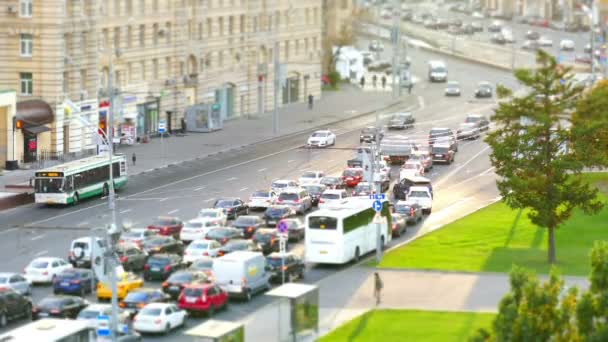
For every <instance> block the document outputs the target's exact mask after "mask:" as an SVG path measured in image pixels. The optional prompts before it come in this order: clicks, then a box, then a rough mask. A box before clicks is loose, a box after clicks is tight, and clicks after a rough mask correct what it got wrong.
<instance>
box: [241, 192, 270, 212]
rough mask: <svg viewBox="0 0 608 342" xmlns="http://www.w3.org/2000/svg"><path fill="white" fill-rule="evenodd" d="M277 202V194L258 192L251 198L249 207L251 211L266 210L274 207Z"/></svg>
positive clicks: (248, 203)
mask: <svg viewBox="0 0 608 342" xmlns="http://www.w3.org/2000/svg"><path fill="white" fill-rule="evenodd" d="M276 200H277V194H276V192H274V191H272V190H258V191H256V192H254V193H253V194H252V195H251V197H249V201H248V202H247V206H248V207H249V208H250V209H257V208H260V209H266V208H268V207H269V206H271V205H273V204H274V202H275V201H276Z"/></svg>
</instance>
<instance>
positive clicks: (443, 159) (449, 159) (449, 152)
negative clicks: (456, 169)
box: [431, 144, 456, 164]
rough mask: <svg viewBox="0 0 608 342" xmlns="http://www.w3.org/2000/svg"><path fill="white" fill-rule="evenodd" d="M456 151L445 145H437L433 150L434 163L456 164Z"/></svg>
mask: <svg viewBox="0 0 608 342" xmlns="http://www.w3.org/2000/svg"><path fill="white" fill-rule="evenodd" d="M455 154H456V153H455V152H454V150H453V149H452V148H451V147H450V146H449V145H445V144H441V145H440V144H435V145H434V146H433V148H432V149H431V156H432V157H433V163H446V164H452V163H453V162H454V155H455Z"/></svg>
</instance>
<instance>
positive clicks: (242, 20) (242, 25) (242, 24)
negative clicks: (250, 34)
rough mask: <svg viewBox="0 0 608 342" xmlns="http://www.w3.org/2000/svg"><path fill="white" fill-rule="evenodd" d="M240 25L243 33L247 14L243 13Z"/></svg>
mask: <svg viewBox="0 0 608 342" xmlns="http://www.w3.org/2000/svg"><path fill="white" fill-rule="evenodd" d="M239 26H240V29H241V33H245V15H241V24H240V25H239Z"/></svg>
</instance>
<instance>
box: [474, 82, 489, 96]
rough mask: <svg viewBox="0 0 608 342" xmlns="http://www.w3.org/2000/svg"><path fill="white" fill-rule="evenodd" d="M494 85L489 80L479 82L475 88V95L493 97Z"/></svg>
mask: <svg viewBox="0 0 608 342" xmlns="http://www.w3.org/2000/svg"><path fill="white" fill-rule="evenodd" d="M492 92H493V91H492V85H491V84H490V83H488V82H479V84H477V88H476V89H475V97H477V98H479V97H492Z"/></svg>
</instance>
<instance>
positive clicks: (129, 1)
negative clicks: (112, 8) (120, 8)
mask: <svg viewBox="0 0 608 342" xmlns="http://www.w3.org/2000/svg"><path fill="white" fill-rule="evenodd" d="M127 15H128V16H132V15H133V0H127Z"/></svg>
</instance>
